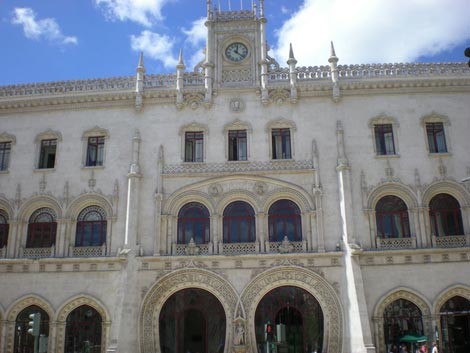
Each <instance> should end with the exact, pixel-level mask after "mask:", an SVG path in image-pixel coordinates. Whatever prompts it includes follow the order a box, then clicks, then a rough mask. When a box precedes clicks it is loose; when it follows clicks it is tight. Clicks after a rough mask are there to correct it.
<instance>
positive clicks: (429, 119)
mask: <svg viewBox="0 0 470 353" xmlns="http://www.w3.org/2000/svg"><path fill="white" fill-rule="evenodd" d="M431 124H432V125H435V124H442V132H443V134H442V136H443V139H444V143H445V149H446V150H445V151H438V150H432V149H431V145H430V144H429V135H428V125H431ZM421 126H422V127H423V134H424V141H425V146H426V149H427V152H428V155H429V156H437V157H442V156H448V155H451V153H452V150H451V145H452V144H451V141H450V134H449V128H450V126H451V124H450V120H449V118H448V117H447V116H445V115H440V114H437V113H435V112H432V113H431V114H429V115H426V116H424V117H422V118H421Z"/></svg>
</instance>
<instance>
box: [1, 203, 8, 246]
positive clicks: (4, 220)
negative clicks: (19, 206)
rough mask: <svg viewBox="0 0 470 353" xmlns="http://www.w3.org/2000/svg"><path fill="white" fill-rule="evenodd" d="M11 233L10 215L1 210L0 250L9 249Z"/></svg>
mask: <svg viewBox="0 0 470 353" xmlns="http://www.w3.org/2000/svg"><path fill="white" fill-rule="evenodd" d="M9 231H10V223H9V218H8V214H7V213H6V212H5V211H4V210H0V249H2V248H6V247H7V245H8V235H9Z"/></svg>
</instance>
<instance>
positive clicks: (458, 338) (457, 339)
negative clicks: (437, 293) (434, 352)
mask: <svg viewBox="0 0 470 353" xmlns="http://www.w3.org/2000/svg"><path fill="white" fill-rule="evenodd" d="M440 316H441V330H442V343H441V346H442V352H444V353H468V352H470V301H469V300H468V299H465V298H463V297H458V296H456V297H453V298H451V299H449V300H448V301H447V302H446V303H445V304H444V305H443V306H442V308H441V311H440Z"/></svg>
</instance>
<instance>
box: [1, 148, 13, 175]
mask: <svg viewBox="0 0 470 353" xmlns="http://www.w3.org/2000/svg"><path fill="white" fill-rule="evenodd" d="M10 152H11V142H2V143H0V170H8V167H9V166H10Z"/></svg>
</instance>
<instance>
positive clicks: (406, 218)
mask: <svg viewBox="0 0 470 353" xmlns="http://www.w3.org/2000/svg"><path fill="white" fill-rule="evenodd" d="M392 198H393V199H394V200H392ZM388 200H392V201H394V203H396V204H397V209H396V210H387V209H384V210H383V211H379V210H378V209H377V208H378V207H379V204H380V203H381V202H384V203H385V202H388ZM400 203H402V204H403V205H399V204H400ZM398 206H404V208H400V207H398ZM374 210H375V225H376V232H377V237H378V238H380V239H404V238H411V222H410V214H409V208H408V205H407V204H406V203H405V201H403V199H402V198H400V197H398V196H395V195H384V196H383V197H381V198H380V199H379V200H378V201H377V203H376V205H375V207H374ZM397 216H398V219H399V221H400V224H399V225H400V228H401V233H402V236H400V232H398V233H397V234H395V233H394V230H395V229H396V230H398V228H397V227H396V224H395V227H393V224H392V223H391V222H394V221H395V220H396V217H397ZM387 221H390V224H391V225H392V226H391V227H390V229H391V230H392V232H391V233H390V234H391V235H386V233H385V228H386V224H385V222H387Z"/></svg>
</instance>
